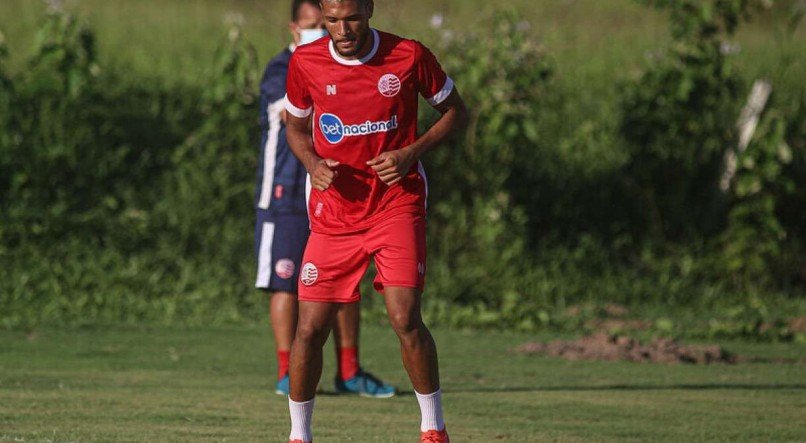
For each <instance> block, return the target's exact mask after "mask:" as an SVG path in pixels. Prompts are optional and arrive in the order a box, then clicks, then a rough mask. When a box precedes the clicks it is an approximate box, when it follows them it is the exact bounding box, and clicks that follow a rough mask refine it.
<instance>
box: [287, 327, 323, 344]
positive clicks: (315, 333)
mask: <svg viewBox="0 0 806 443" xmlns="http://www.w3.org/2000/svg"><path fill="white" fill-rule="evenodd" d="M328 333H329V329H328V328H327V326H325V325H316V324H305V325H303V324H300V325H299V326H297V333H296V336H295V337H294V341H295V342H299V344H300V345H303V346H317V345H318V346H322V345H324V344H325V341H326V340H327V336H328Z"/></svg>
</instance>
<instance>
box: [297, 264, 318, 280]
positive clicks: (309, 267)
mask: <svg viewBox="0 0 806 443" xmlns="http://www.w3.org/2000/svg"><path fill="white" fill-rule="evenodd" d="M317 278H319V270H318V269H316V266H315V265H314V264H313V263H311V262H308V263H305V264H304V265H302V271H300V273H299V280H300V281H301V282H302V284H303V285H305V286H310V285H312V284H314V283H316V279H317Z"/></svg>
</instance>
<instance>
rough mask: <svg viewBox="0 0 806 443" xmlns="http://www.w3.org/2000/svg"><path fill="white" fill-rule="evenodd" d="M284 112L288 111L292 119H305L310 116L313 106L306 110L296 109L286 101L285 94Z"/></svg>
mask: <svg viewBox="0 0 806 443" xmlns="http://www.w3.org/2000/svg"><path fill="white" fill-rule="evenodd" d="M285 110H286V111H288V113H289V114H291V115H293V116H294V117H297V118H305V117H308V116H309V115H311V112H313V106H311V107H309V108H308V109H301V108H298V107H296V106H294V105H292V104H291V102H290V101H288V94H286V96H285Z"/></svg>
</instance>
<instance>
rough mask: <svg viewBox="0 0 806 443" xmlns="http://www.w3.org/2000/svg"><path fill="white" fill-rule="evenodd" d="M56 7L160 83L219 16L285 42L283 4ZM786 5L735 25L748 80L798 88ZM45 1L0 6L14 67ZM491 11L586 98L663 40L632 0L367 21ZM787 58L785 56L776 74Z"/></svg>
mask: <svg viewBox="0 0 806 443" xmlns="http://www.w3.org/2000/svg"><path fill="white" fill-rule="evenodd" d="M62 3H64V4H65V6H66V8H67V9H69V10H71V11H74V12H76V13H77V14H79V15H80V16H82V17H85V18H86V19H87V20H88V21H89V23H90V24H91V26H92V27H93V29H95V30H96V31H97V34H98V47H99V54H100V59H101V62H102V65H103V66H104V67H107V68H111V69H116V70H121V71H124V72H126V73H127V74H128V73H131V72H133V73H135V74H137V75H140V76H147V77H158V78H161V79H163V80H165V81H168V82H173V81H190V82H195V81H199V80H201V79H203V78H205V77H204V75H205V74H206V73H207V71H206V70H207V68H208V67H209V65H210V63H211V61H212V53H213V51H214V49H215V48H216V46H217V45H218V44H219V42H220V41H221V39H222V36H223V35H224V33H225V29H226V28H225V21H226V17H228V16H232V15H233V14H234V15H237V16H240V17H241V18H242V20H243V22H244V24H243V27H244V33H245V36H246V38H247V39H248V40H249V41H250V42H252V43H253V44H254V45H255V47H256V48H257V50H258V53H259V57H260V59H261V62H265V61H266V60H268V59H269V58H271V57H272V56H273V54H275V53H276V52H277V51H278V50H279V49H280V48H282V47H283V46H285V45H286V44H287V43H288V31H287V23H288V20H289V16H288V15H289V14H288V7H289V3H290V2H289V1H287V0H193V1H186V0H160V1H156V0H126V1H109V0H64V1H63V2H62ZM791 3H792V1H791V0H777V2H776V4H777V6H776V9H775V10H773V11H772V12H768V13H765V14H762V15H761V17H759V18H757V19H756V20H754V21H753V22H752V23H750V24H749V25H747V26H743V27H742V29H741V32H740V33H739V34H738V35H737V42H738V43H739V44H740V45H741V53H740V55H739V56H738V59H739V60H738V63H739V65H740V66H741V67H742V69H743V70H745V72H747V75H748V77H750V78H757V77H760V76H767V77H771V78H772V79H773V80H774V84H776V85H785V86H784V88H785V89H786V90H789V91H792V90H797V91H803V87H802V86H798V85H801V83H802V82H800V81H799V78H800V76H801V74H802V72H803V69H804V66H803V62H802V60H800V61H798V58H799V57H798V56H797V54H799V53H800V54H802V53H803V51H804V49H806V43H805V42H806V39H804V37H806V31H805V30H804V29H803V26H801V27H800V29H798V31H797V32H796V34H795V35H794V36H792V37H789V38H786V37H784V36H785V34H786V33H785V32H783V31H782V29H783V28H784V26H785V25H784V23H785V20H786V15H787V11H788V10H789V6H788V5H790V4H791ZM44 5H45V2H44V1H34V0H3V1H2V2H0V30H2V31H4V32H5V33H6V34H7V39H8V42H9V45H10V47H11V56H12V66H14V67H16V68H17V69H20V68H22V67H23V66H24V60H25V57H26V54H27V53H28V52H29V51H30V49H31V46H32V44H33V41H34V35H35V31H36V26H37V24H38V22H39V20H40V16H41V13H42V11H43V10H44ZM492 9H511V10H514V11H516V12H517V13H518V15H519V16H520V17H522V18H523V20H524V21H525V22H528V23H529V24H530V26H529V28H530V31H529V32H531V33H533V34H534V35H536V36H537V37H538V38H539V39H540V40H541V41H542V42H543V43H544V44H545V46H546V49H547V50H548V52H549V53H550V54H551V56H552V57H554V58H555V59H556V60H557V63H558V70H559V76H560V77H561V81H562V82H563V83H565V84H569V85H578V86H579V87H580V88H582V89H585V90H586V94H593V95H594V96H601V95H605V96H608V95H610V94H613V93H614V92H613V91H612V90H611V88H612V85H613V82H614V81H617V80H620V79H623V78H626V77H628V76H629V75H631V74H632V73H634V71H636V70H637V69H638V68H639V67H640V66H641V63H642V62H643V61H644V59H645V57H646V55H647V54H648V53H650V52H654V51H657V50H658V49H660V48H661V47H663V45H664V44H666V43H667V42H668V29H667V23H666V20H665V18H664V16H663V15H661V14H658V13H656V12H655V11H653V10H652V9H650V8H647V7H645V6H642V5H640V4H639V3H638V2H637V1H635V0H607V1H602V0H562V1H561V0H508V1H505V2H487V1H483V0H382V1H376V13H375V17H374V18H373V25H374V26H376V27H379V28H381V29H384V30H389V31H392V32H395V33H399V34H401V35H406V36H410V37H414V38H418V39H421V40H423V41H425V42H426V43H427V44H432V43H433V40H434V38H435V35H436V33H435V32H434V31H433V30H432V29H431V28H430V18H431V17H432V15H434V14H441V15H442V16H443V17H444V18H445V26H446V27H449V28H451V29H456V30H470V29H473V28H476V27H478V26H480V25H483V23H482V22H483V21H484V20H486V19H487V18H488V17H489V14H488V13H489V12H490V10H492ZM786 58H789V59H794V61H793V62H792V66H789V68H788V69H786V71H784V70H783V66H784V64H785V62H784V59H786ZM801 58H802V57H801ZM786 63H790V62H786Z"/></svg>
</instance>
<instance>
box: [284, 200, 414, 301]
mask: <svg viewBox="0 0 806 443" xmlns="http://www.w3.org/2000/svg"><path fill="white" fill-rule="evenodd" d="M370 258H374V259H375V267H376V268H377V270H378V274H377V275H376V276H375V289H376V290H378V292H381V293H383V289H384V287H386V286H398V287H405V288H417V289H419V290H420V291H421V292H422V290H423V287H424V286H425V218H424V217H423V216H421V215H416V214H398V215H395V216H393V217H391V218H389V219H387V220H384V221H382V222H380V223H378V224H377V225H375V226H373V227H371V228H369V229H367V230H366V231H361V232H356V233H351V234H340V235H329V234H321V233H317V232H312V233H311V236H310V237H309V238H308V245H307V246H306V247H305V255H304V256H303V258H302V263H303V265H302V269H301V270H300V273H299V292H298V297H299V299H300V300H302V301H315V302H327V303H353V302H356V301H358V300H360V299H361V293H360V292H359V284H360V283H361V278H362V277H363V276H364V274H365V273H366V271H367V267H369V260H370Z"/></svg>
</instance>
